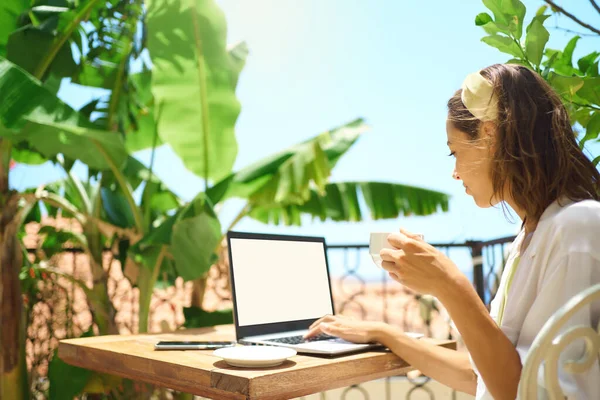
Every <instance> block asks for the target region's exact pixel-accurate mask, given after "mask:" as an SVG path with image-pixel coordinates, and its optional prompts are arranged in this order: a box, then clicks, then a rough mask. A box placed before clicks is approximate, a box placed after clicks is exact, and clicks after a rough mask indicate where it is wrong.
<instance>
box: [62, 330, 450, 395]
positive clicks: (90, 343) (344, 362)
mask: <svg viewBox="0 0 600 400" xmlns="http://www.w3.org/2000/svg"><path fill="white" fill-rule="evenodd" d="M234 337H235V332H234V327H233V326H232V325H222V326H216V327H214V328H205V329H191V330H182V331H177V332H171V333H162V334H145V335H128V336H122V335H120V336H96V337H90V338H80V339H68V340H62V341H61V342H60V344H59V347H58V356H59V357H60V358H61V359H63V360H64V361H65V362H67V363H69V364H72V365H75V366H78V367H83V368H87V369H91V370H94V371H99V372H105V373H109V374H113V375H117V376H120V377H124V378H129V379H133V380H137V381H143V382H148V383H151V384H154V385H158V386H164V387H168V388H171V389H175V390H179V391H182V392H187V393H192V394H196V395H200V396H204V397H209V398H213V399H271V400H274V399H290V398H294V397H299V396H304V395H308V394H312V393H318V392H322V391H326V390H330V389H335V388H340V387H346V386H350V385H353V384H358V383H362V382H366V381H370V380H374V379H379V378H384V377H387V376H393V375H403V374H406V373H407V372H408V371H411V370H412V369H413V368H412V367H411V366H410V365H408V364H407V363H406V362H405V361H404V360H402V359H401V358H399V357H397V356H396V355H395V354H393V353H390V352H389V351H384V350H379V351H371V352H364V353H357V354H351V355H346V356H338V357H335V358H323V357H313V356H307V355H300V354H298V355H296V356H294V357H291V358H290V359H288V360H286V361H285V362H284V363H283V364H281V365H279V366H277V367H271V368H255V369H248V368H236V367H231V366H229V365H228V364H227V363H225V362H224V361H223V360H222V359H220V358H218V357H215V356H213V355H212V352H213V350H193V351H154V344H155V343H157V342H158V341H160V340H233V338H234ZM422 340H430V341H432V342H434V343H436V344H437V345H439V346H443V347H448V348H453V349H456V342H455V341H451V340H433V339H422Z"/></svg>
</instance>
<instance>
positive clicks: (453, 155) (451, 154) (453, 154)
mask: <svg viewBox="0 0 600 400" xmlns="http://www.w3.org/2000/svg"><path fill="white" fill-rule="evenodd" d="M455 154H456V152H455V151H451V152H450V154H448V157H455Z"/></svg>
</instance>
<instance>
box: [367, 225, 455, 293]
mask: <svg viewBox="0 0 600 400" xmlns="http://www.w3.org/2000/svg"><path fill="white" fill-rule="evenodd" d="M388 242H389V243H390V244H391V245H392V246H394V247H395V249H382V250H381V251H380V253H379V255H380V256H381V258H382V260H383V262H382V263H381V266H382V267H383V268H384V269H385V270H386V271H388V274H389V275H390V277H391V278H392V279H394V280H396V281H398V282H400V283H401V284H403V285H404V286H406V287H408V288H410V289H412V290H414V291H416V292H418V293H422V294H432V295H434V296H436V297H439V296H440V293H441V292H443V291H444V290H445V289H447V288H448V287H449V285H452V284H453V282H455V281H456V279H457V278H458V277H460V276H462V273H461V272H460V270H459V269H458V268H457V267H456V265H455V264H454V263H453V262H452V261H451V260H450V259H449V258H448V257H446V255H445V254H443V253H442V252H440V251H439V250H437V249H436V248H435V247H433V246H431V245H429V244H427V243H426V242H425V241H423V239H421V238H420V237H419V236H418V235H414V234H412V233H410V232H407V231H405V230H404V229H400V233H392V234H390V235H389V236H388Z"/></svg>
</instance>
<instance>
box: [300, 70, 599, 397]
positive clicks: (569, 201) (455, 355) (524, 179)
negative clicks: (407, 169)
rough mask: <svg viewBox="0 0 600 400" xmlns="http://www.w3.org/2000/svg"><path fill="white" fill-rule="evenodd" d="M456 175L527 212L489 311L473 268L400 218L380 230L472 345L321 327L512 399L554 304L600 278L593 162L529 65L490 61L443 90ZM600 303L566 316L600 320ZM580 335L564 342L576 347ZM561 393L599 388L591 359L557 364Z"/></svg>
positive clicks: (392, 258) (358, 326) (475, 191)
mask: <svg viewBox="0 0 600 400" xmlns="http://www.w3.org/2000/svg"><path fill="white" fill-rule="evenodd" d="M446 130H447V135H448V146H449V148H450V155H451V156H454V157H456V164H455V168H454V172H453V177H454V178H455V179H457V180H460V181H462V183H463V185H464V187H465V190H466V192H467V194H469V195H470V196H472V197H473V199H474V200H475V203H476V204H477V205H478V206H479V207H491V206H494V205H497V204H499V203H501V204H502V205H503V206H504V203H506V204H508V205H510V207H511V208H512V209H513V210H514V211H515V212H516V213H517V214H518V215H519V217H520V218H521V220H522V221H523V224H522V228H521V231H520V233H519V234H518V236H517V237H516V239H515V241H514V243H513V246H512V250H511V254H510V257H509V259H508V261H507V264H506V267H505V269H504V272H503V276H502V279H501V282H500V288H499V290H498V294H497V295H496V298H495V299H494V300H493V302H492V305H491V311H490V312H488V311H487V309H486V308H485V306H484V304H483V303H482V302H481V300H480V299H479V297H478V296H477V293H476V292H475V290H474V289H473V287H472V285H471V283H470V282H469V280H468V279H467V278H466V277H465V276H464V275H463V274H462V273H461V272H460V271H459V270H458V268H457V267H456V265H454V263H453V262H452V261H451V260H450V259H449V258H448V257H446V256H445V255H444V254H442V253H441V252H440V251H438V250H436V249H435V248H433V247H432V246H430V245H428V244H427V243H425V242H424V241H422V240H420V239H419V238H418V237H416V236H414V235H412V234H410V233H408V232H406V231H403V230H401V233H399V234H392V235H390V237H389V238H388V240H389V241H390V243H391V244H392V245H393V246H394V247H395V249H383V250H382V251H381V257H382V258H383V260H384V262H383V268H385V269H386V270H387V271H388V272H389V275H390V276H391V277H392V278H393V279H395V280H397V281H398V282H400V283H401V284H403V285H405V286H407V287H409V288H411V289H413V290H415V291H417V292H419V293H427V294H432V295H434V296H435V297H437V298H438V299H439V300H440V301H441V302H442V303H443V305H444V306H445V307H446V309H447V310H448V312H449V313H450V316H451V317H452V319H453V321H454V323H455V325H456V327H457V329H458V330H459V332H460V334H461V336H462V338H463V340H464V343H465V344H466V347H467V349H468V354H467V353H462V352H455V351H452V350H448V349H444V348H439V347H436V346H433V345H430V344H428V343H426V342H424V341H419V340H415V339H412V338H410V337H408V336H406V335H404V334H403V333H402V332H401V331H400V330H399V329H397V328H394V327H392V326H389V325H386V324H384V323H381V322H371V321H354V320H351V319H347V318H344V317H339V316H325V317H323V318H321V319H319V320H318V321H316V322H315V323H314V324H313V325H312V326H311V330H310V331H309V334H308V335H307V337H310V336H313V335H315V334H317V333H320V332H324V333H327V334H330V335H335V336H339V337H342V338H344V339H346V340H350V341H354V342H371V341H377V342H380V343H382V344H384V345H385V346H387V347H388V348H390V349H391V350H392V351H393V352H394V353H396V354H398V355H399V356H400V357H402V358H403V359H405V360H406V361H407V362H409V363H410V364H412V365H413V366H414V367H416V368H417V369H419V370H421V371H422V372H423V373H424V374H426V375H428V376H430V377H432V378H433V379H436V380H438V381H439V382H442V383H444V384H446V385H448V386H450V387H452V388H454V389H457V390H460V391H464V392H467V393H471V394H473V395H476V396H477V399H484V398H485V399H488V398H494V399H515V398H516V396H517V388H518V384H519V378H520V374H521V367H522V362H523V361H524V359H525V355H526V354H527V351H528V349H529V347H530V346H531V344H532V342H533V340H534V338H535V336H536V335H537V333H538V332H539V331H540V329H541V328H542V326H543V324H544V323H545V322H546V321H547V320H548V318H550V316H551V315H552V314H553V313H554V312H555V311H556V310H557V309H558V308H559V307H561V306H562V305H563V304H564V303H565V302H566V301H567V300H568V299H570V298H571V297H572V296H574V295H575V294H577V293H579V292H580V291H582V290H583V289H585V288H587V287H589V286H592V285H593V284H595V283H600V202H599V201H598V200H599V197H600V174H599V173H598V171H597V170H596V168H595V167H594V165H593V164H592V163H591V162H590V161H589V159H588V158H586V156H585V155H584V154H583V153H582V151H581V150H580V149H579V147H578V145H577V143H576V141H575V135H574V133H573V130H572V128H571V122H570V121H569V117H568V114H567V111H566V110H565V107H564V106H563V104H562V103H561V100H560V98H559V97H558V96H557V94H556V93H555V92H554V91H553V90H552V88H551V87H550V86H549V85H548V84H547V83H546V82H545V81H544V80H543V79H542V78H541V77H540V76H539V75H537V74H536V73H535V72H532V71H531V70H529V69H527V68H525V67H521V66H517V65H492V66H490V67H488V68H485V69H483V70H481V71H479V72H476V73H474V74H471V75H469V76H468V77H467V79H466V80H465V82H464V84H463V86H462V89H461V90H459V91H457V92H456V94H455V95H454V96H453V97H452V98H451V99H450V100H449V102H448V120H447V123H446ZM599 317H600V304H596V305H593V306H592V307H591V308H587V309H585V310H583V311H582V312H581V313H579V314H578V315H577V316H576V317H574V318H573V320H571V321H570V324H572V325H574V324H584V325H590V324H592V326H594V327H595V326H597V324H598V319H599ZM582 349H583V347H582V346H579V347H578V346H577V345H576V346H572V347H571V348H569V349H568V352H569V355H571V356H577V354H580V353H581V351H582ZM560 380H561V385H562V388H563V390H564V391H565V394H567V395H573V396H575V397H576V398H582V399H583V398H585V399H600V383H599V382H600V371H599V367H598V365H597V364H596V365H595V366H594V367H593V368H592V370H591V371H590V372H589V373H588V374H587V375H586V376H583V377H575V376H572V375H568V374H566V373H561V375H560Z"/></svg>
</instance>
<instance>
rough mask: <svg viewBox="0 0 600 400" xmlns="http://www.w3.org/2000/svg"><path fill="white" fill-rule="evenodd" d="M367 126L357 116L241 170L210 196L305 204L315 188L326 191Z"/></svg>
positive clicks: (270, 202)
mask: <svg viewBox="0 0 600 400" xmlns="http://www.w3.org/2000/svg"><path fill="white" fill-rule="evenodd" d="M367 129H368V126H367V125H366V124H365V123H364V122H363V120H362V119H357V120H354V121H352V122H349V123H347V124H345V125H342V126H340V127H337V128H334V129H332V130H330V131H327V132H324V133H322V134H320V135H318V136H316V137H314V138H311V139H310V140H307V141H305V142H302V143H300V144H297V145H294V146H292V147H290V148H288V149H285V150H283V151H281V152H279V153H276V154H273V155H271V156H269V157H267V158H265V159H263V160H260V161H258V162H256V163H254V164H252V165H250V166H248V167H246V168H244V169H242V170H240V171H239V172H237V173H236V174H234V175H233V176H232V177H231V178H230V182H226V181H224V183H223V185H225V184H226V185H228V188H227V191H226V192H225V191H223V193H222V196H223V197H220V196H216V197H215V196H214V195H213V194H212V192H213V191H217V190H218V189H220V187H219V185H216V186H215V187H214V188H213V190H211V191H209V193H208V194H209V197H211V199H212V200H213V202H215V203H216V202H218V201H220V200H221V199H222V198H227V197H241V198H247V199H249V201H250V203H252V204H254V205H268V204H281V203H285V204H303V203H305V202H306V201H308V200H309V199H310V197H311V191H312V190H313V188H314V190H316V191H317V192H319V193H321V194H324V193H325V187H326V185H327V181H328V178H329V176H330V174H331V170H332V169H333V168H334V167H335V165H336V164H337V162H338V160H339V159H340V158H341V157H342V156H343V155H344V154H345V153H346V152H347V151H348V150H349V149H350V147H352V145H354V143H356V141H357V140H358V138H359V137H360V135H361V134H363V133H364V132H365V131H366V130H367Z"/></svg>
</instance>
